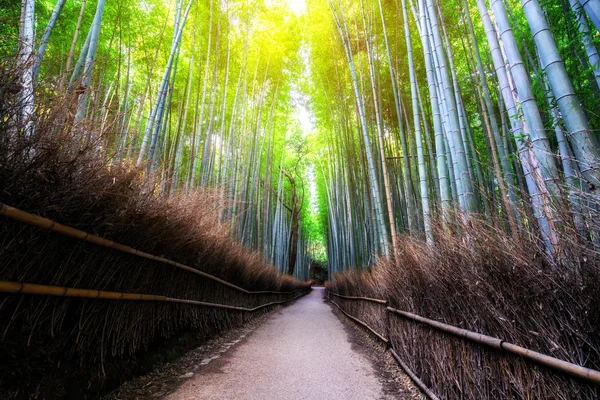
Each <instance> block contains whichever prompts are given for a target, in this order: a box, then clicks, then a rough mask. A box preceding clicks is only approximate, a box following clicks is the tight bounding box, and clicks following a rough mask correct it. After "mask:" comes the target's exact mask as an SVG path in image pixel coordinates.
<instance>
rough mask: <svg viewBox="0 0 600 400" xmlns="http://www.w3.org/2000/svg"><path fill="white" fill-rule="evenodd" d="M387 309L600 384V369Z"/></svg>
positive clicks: (418, 316) (390, 308) (452, 333)
mask: <svg viewBox="0 0 600 400" xmlns="http://www.w3.org/2000/svg"><path fill="white" fill-rule="evenodd" d="M387 310H388V311H389V312H391V313H394V314H396V315H400V316H402V317H404V318H407V319H410V320H413V321H417V322H421V323H423V324H425V325H428V326H431V327H432V328H435V329H437V330H440V331H442V332H446V333H450V334H451V335H454V336H458V337H461V338H463V339H466V340H469V341H471V342H475V343H478V344H482V345H485V346H487V347H491V348H493V349H495V350H500V351H505V352H507V353H511V354H514V355H517V356H521V357H523V358H525V359H527V360H530V361H533V362H536V363H538V364H541V365H543V366H545V367H548V368H550V369H553V370H555V371H561V372H564V373H567V374H569V375H572V376H575V377H577V378H580V379H583V380H586V381H589V382H592V383H595V384H600V371H596V370H593V369H590V368H586V367H582V366H580V365H577V364H573V363H570V362H567V361H563V360H560V359H558V358H555V357H551V356H548V355H545V354H542V353H538V352H537V351H533V350H529V349H526V348H524V347H521V346H517V345H515V344H512V343H508V342H505V341H504V340H502V339H498V338H495V337H492V336H487V335H483V334H481V333H477V332H472V331H468V330H466V329H462V328H457V327H455V326H452V325H448V324H444V323H442V322H439V321H434V320H432V319H428V318H424V317H421V316H420V315H416V314H413V313H409V312H406V311H401V310H397V309H395V308H392V307H387Z"/></svg>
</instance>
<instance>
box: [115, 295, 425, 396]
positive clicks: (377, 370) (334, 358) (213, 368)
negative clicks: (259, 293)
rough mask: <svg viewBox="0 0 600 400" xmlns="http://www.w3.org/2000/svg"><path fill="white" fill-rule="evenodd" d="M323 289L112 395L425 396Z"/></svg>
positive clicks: (232, 332) (214, 341)
mask: <svg viewBox="0 0 600 400" xmlns="http://www.w3.org/2000/svg"><path fill="white" fill-rule="evenodd" d="M323 293H324V290H323V289H320V288H316V289H315V290H313V291H312V293H310V294H309V295H308V296H305V297H303V298H302V299H300V300H298V301H297V302H296V303H294V304H293V305H291V306H289V307H284V308H281V309H279V310H278V311H276V312H274V313H270V314H267V315H265V316H263V317H261V318H258V319H257V320H255V321H253V322H252V323H251V324H249V325H247V326H245V327H243V328H240V329H237V330H233V331H230V332H228V333H227V334H226V335H225V336H223V337H220V338H216V339H214V340H212V341H210V342H209V343H207V344H206V345H204V346H202V347H200V348H198V349H196V350H193V351H191V352H189V353H187V354H186V355H185V356H183V357H181V358H180V359H178V360H176V361H174V362H173V363H171V364H170V365H165V366H164V367H163V368H162V369H159V370H157V371H155V372H154V373H152V374H151V375H147V376H144V377H141V378H138V379H136V380H134V381H131V382H128V383H126V384H125V385H124V386H123V387H122V388H121V390H120V391H119V392H116V393H115V394H114V395H113V396H112V397H110V398H112V399H142V398H162V399H164V400H188V399H190V400H191V399H206V400H210V399H243V400H252V399H260V400H269V399H278V400H295V399H302V400H305V399H349V400H351V399H357V400H358V399H361V400H362V399H385V400H387V399H418V398H420V395H419V394H418V390H417V389H416V388H415V387H414V386H412V385H411V383H410V380H409V379H408V377H406V376H405V375H403V374H402V373H400V372H399V370H398V367H397V366H396V365H394V364H393V361H392V360H391V359H390V358H388V357H386V355H388V354H387V353H386V352H385V349H384V348H383V347H382V346H380V345H379V344H378V343H376V342H375V341H373V340H372V339H371V338H370V337H368V336H367V335H366V334H365V333H364V332H362V331H361V330H359V329H357V328H356V327H355V326H353V325H350V322H347V321H344V320H340V319H338V318H337V317H336V315H335V314H334V312H333V310H332V308H331V307H330V306H329V305H327V304H326V303H325V301H324V298H323Z"/></svg>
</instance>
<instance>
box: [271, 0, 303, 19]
mask: <svg viewBox="0 0 600 400" xmlns="http://www.w3.org/2000/svg"><path fill="white" fill-rule="evenodd" d="M280 1H281V0H265V4H266V5H267V7H270V6H271V5H273V4H274V3H279V2H280ZM284 1H285V3H286V4H287V7H288V8H289V9H290V10H291V11H292V12H293V13H294V14H296V15H297V16H300V15H302V14H304V13H305V12H306V0H284Z"/></svg>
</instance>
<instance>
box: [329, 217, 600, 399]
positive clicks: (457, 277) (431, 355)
mask: <svg viewBox="0 0 600 400" xmlns="http://www.w3.org/2000/svg"><path fill="white" fill-rule="evenodd" d="M593 208H594V209H597V207H593ZM563 220H566V219H563ZM457 231H459V232H468V237H469V239H468V240H466V239H465V236H464V235H460V234H453V233H450V232H447V231H445V230H443V229H441V228H440V227H437V228H436V229H435V243H436V245H435V246H429V245H427V244H426V243H425V242H424V241H422V240H420V239H417V238H414V237H410V236H404V237H402V238H401V240H400V241H399V242H400V251H399V256H398V258H397V260H396V262H395V263H394V262H391V261H389V260H379V261H378V262H377V263H376V264H375V265H374V266H373V268H372V269H371V270H369V271H364V272H360V271H350V272H346V273H343V274H339V275H337V276H336V278H335V280H334V281H333V282H331V283H330V284H329V286H328V288H329V290H332V291H334V292H338V293H341V294H345V295H355V296H356V295H362V296H368V297H375V298H381V299H388V300H389V301H390V305H391V306H392V307H394V308H398V309H401V310H405V311H409V312H412V313H415V314H418V315H421V316H424V317H427V318H431V319H434V320H438V321H442V322H445V323H447V324H451V325H455V326H458V327H461V328H464V329H468V330H472V331H476V332H480V333H483V334H487V335H490V336H495V337H499V338H502V339H504V340H506V341H508V342H512V343H515V344H518V345H521V346H524V347H527V348H530V349H532V350H535V351H538V352H541V353H545V354H548V355H551V356H554V357H557V358H560V359H563V360H566V361H569V362H572V363H575V364H579V365H583V366H586V367H589V368H593V369H600V257H599V255H598V253H597V252H596V251H594V250H593V249H592V246H591V244H589V242H586V241H585V240H583V239H582V238H581V237H579V236H577V235H576V234H575V233H574V232H573V231H568V230H567V229H564V231H563V232H562V234H561V243H562V245H563V248H562V250H561V254H562V258H561V259H560V260H559V261H558V263H559V265H551V264H550V263H549V262H548V261H547V258H546V254H545V253H544V250H543V249H542V248H541V246H539V244H538V243H537V242H536V241H535V240H533V239H531V238H527V237H518V238H513V237H511V236H509V235H507V234H506V233H504V232H503V231H500V230H497V229H494V228H492V227H491V226H490V225H489V223H488V222H487V221H485V220H477V219H474V218H472V219H470V220H469V222H468V224H465V225H463V226H461V227H459V229H457ZM338 300H340V301H341V304H342V305H343V306H344V308H345V309H346V310H347V311H348V312H350V313H351V314H352V315H355V316H357V317H358V318H360V319H363V320H364V321H366V322H367V323H369V324H370V325H371V326H373V327H376V328H377V329H379V331H380V332H385V326H386V324H385V322H384V321H383V319H384V318H385V316H383V312H382V311H381V310H377V309H376V308H377V307H378V306H377V305H365V304H360V303H361V302H356V301H348V300H341V299H336V302H337V301H338ZM379 308H380V309H381V308H382V307H379ZM390 326H391V329H390V330H391V331H390V335H391V338H392V341H393V343H394V345H395V346H396V347H397V350H398V353H399V354H400V356H401V357H402V359H404V361H405V362H407V363H408V365H409V366H410V368H411V369H412V370H413V371H414V372H415V373H416V374H417V375H418V376H419V377H420V378H421V379H422V380H423V381H424V382H425V383H426V384H427V385H429V386H430V387H431V388H433V390H434V392H436V393H437V394H438V395H439V396H441V397H442V398H447V399H512V398H518V399H525V398H536V399H542V398H543V399H597V398H598V395H599V393H600V392H599V389H598V387H595V386H593V385H590V384H586V383H584V382H581V381H578V380H576V379H574V378H570V377H568V376H566V375H564V374H561V373H557V372H554V371H550V370H548V369H546V368H543V367H539V366H536V365H534V364H531V363H526V362H524V361H523V360H521V359H519V358H518V357H515V356H511V355H505V354H501V353H499V352H496V351H493V350H488V349H485V348H482V347H480V346H478V345H475V344H471V343H468V342H465V341H463V340H460V339H457V338H455V337H452V336H448V335H447V334H444V333H441V332H438V331H434V330H432V329H431V328H428V327H426V326H423V325H420V324H416V323H414V322H411V321H408V320H405V319H402V318H401V317H398V316H395V315H391V316H390Z"/></svg>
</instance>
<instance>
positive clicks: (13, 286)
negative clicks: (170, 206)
mask: <svg viewBox="0 0 600 400" xmlns="http://www.w3.org/2000/svg"><path fill="white" fill-rule="evenodd" d="M0 215H2V216H4V217H6V218H10V219H12V220H14V221H19V222H22V223H24V224H27V225H31V226H35V227H37V228H41V229H47V230H50V231H52V232H55V233H58V234H61V235H64V236H67V237H70V238H74V239H78V240H81V241H85V242H88V243H91V244H94V245H97V246H100V247H105V248H108V249H113V250H115V251H119V252H122V253H126V254H132V255H134V256H137V257H140V258H144V259H147V260H152V261H156V262H159V263H162V264H165V265H169V266H172V267H175V268H178V269H180V270H183V271H187V272H190V273H193V274H196V275H200V276H201V277H203V278H206V279H209V280H211V281H214V282H217V283H219V284H221V285H224V286H227V287H229V288H231V289H234V290H236V291H239V292H241V293H244V294H247V295H264V294H274V295H286V296H287V295H292V294H295V293H297V292H303V293H301V294H299V295H295V296H294V297H293V298H291V299H286V300H283V301H275V302H269V303H266V304H261V305H259V306H257V307H253V308H246V307H238V306H234V305H227V304H218V303H209V302H204V301H197V300H188V299H179V298H173V297H167V296H160V295H154V294H140V293H124V292H109V291H102V290H95V289H85V288H70V287H63V286H49V285H39V284H33V283H25V282H9V281H0V293H12V294H29V295H46V296H57V297H79V298H90V299H105V300H135V301H154V302H169V303H181V304H190V305H196V306H202V307H211V308H221V309H227V310H236V311H246V312H253V311H257V310H260V309H262V308H265V307H269V306H273V305H277V304H283V303H287V302H290V301H293V300H295V299H297V298H298V297H300V296H302V295H304V294H305V293H307V292H308V291H310V285H307V286H306V287H305V288H301V289H296V290H293V291H288V292H279V291H271V290H263V291H250V290H247V289H244V288H242V287H240V286H237V285H234V284H233V283H230V282H227V281H225V280H223V279H220V278H218V277H216V276H214V275H211V274H208V273H206V272H202V271H200V270H198V269H196V268H193V267H190V266H188V265H185V264H182V263H179V262H177V261H173V260H169V259H167V258H164V257H159V256H155V255H153V254H149V253H146V252H143V251H140V250H136V249H134V248H131V247H129V246H126V245H123V244H120V243H117V242H114V241H112V240H108V239H105V238H102V237H100V236H97V235H93V234H91V233H88V232H84V231H81V230H79V229H75V228H72V227H70V226H66V225H62V224H60V223H58V222H55V221H52V220H50V219H47V218H44V217H40V216H39V215H35V214H31V213H28V212H26V211H23V210H19V209H17V208H14V207H11V206H8V205H6V204H4V203H1V202H0Z"/></svg>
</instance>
